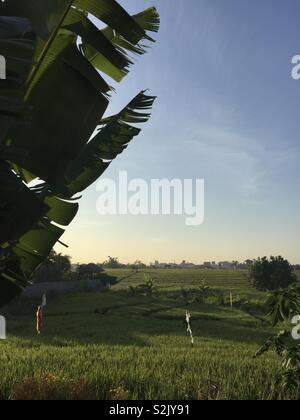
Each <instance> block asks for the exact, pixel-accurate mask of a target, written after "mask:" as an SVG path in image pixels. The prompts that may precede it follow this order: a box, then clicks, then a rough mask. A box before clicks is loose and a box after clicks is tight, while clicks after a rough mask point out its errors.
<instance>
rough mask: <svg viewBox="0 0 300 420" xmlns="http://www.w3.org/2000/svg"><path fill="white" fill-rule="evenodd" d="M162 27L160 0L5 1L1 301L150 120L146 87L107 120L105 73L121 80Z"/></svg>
mask: <svg viewBox="0 0 300 420" xmlns="http://www.w3.org/2000/svg"><path fill="white" fill-rule="evenodd" d="M90 17H95V18H98V19H100V20H101V21H102V22H103V23H105V24H106V25H107V27H104V28H103V29H102V28H99V27H96V26H95V25H94V24H93V23H92V20H90ZM158 28H159V15H158V13H157V12H156V10H155V8H150V9H147V10H145V11H143V12H142V13H139V14H137V15H134V16H130V15H129V14H128V13H127V12H126V11H125V10H124V9H123V8H122V7H121V6H120V5H119V4H118V3H117V2H116V1H115V0H84V1H83V0H55V1H53V0H43V1H42V2H41V1H40V2H37V1H36V0H9V1H5V2H1V3H0V49H1V54H3V55H5V57H7V80H4V81H1V83H0V127H1V128H0V216H1V217H0V250H1V254H0V255H1V257H0V258H1V260H0V305H1V304H4V303H7V302H9V301H10V300H11V299H12V298H13V297H14V296H16V295H17V294H18V293H20V291H21V290H22V287H25V286H26V285H28V284H29V282H30V281H31V279H32V274H33V272H34V270H35V269H36V268H37V267H39V266H40V265H41V263H42V262H43V261H45V259H46V258H47V257H48V255H49V253H50V251H51V249H52V248H53V246H54V245H55V243H56V242H57V241H59V240H60V238H61V236H62V235H63V233H64V228H63V227H64V226H68V225H69V224H70V223H71V222H72V220H73V219H74V217H75V215H76V214H77V212H78V203H77V198H78V193H80V192H81V191H83V190H85V189H86V188H88V187H89V186H90V185H91V184H92V183H93V182H94V181H96V180H97V179H98V178H99V177H100V176H101V175H102V174H103V172H104V171H105V170H106V168H107V167H108V166H109V164H110V163H111V162H112V160H113V159H115V158H116V157H117V156H118V155H119V154H120V153H122V152H123V151H124V150H125V149H126V147H127V145H128V144H129V142H130V141H131V140H132V139H133V138H134V137H135V136H137V135H138V134H139V133H140V129H139V128H137V127H136V126H135V125H136V124H140V123H144V122H146V121H147V120H148V119H149V117H150V110H151V108H152V105H153V102H154V100H155V98H154V97H153V96H148V95H146V94H145V92H141V93H139V94H138V95H136V96H135V98H134V99H133V100H131V101H130V102H129V103H128V105H127V106H125V107H124V109H123V110H121V111H120V112H119V113H117V114H116V115H113V116H111V117H108V118H105V119H104V118H103V116H104V113H105V112H106V110H107V107H108V104H109V97H110V96H109V95H110V93H111V91H112V88H111V87H110V85H109V84H108V83H107V82H106V81H105V80H104V78H103V77H102V75H101V74H102V73H105V74H106V75H108V76H109V77H111V78H112V79H114V80H116V81H121V80H122V79H123V77H124V76H125V75H126V74H127V73H128V72H129V68H130V66H131V65H132V64H133V61H132V58H131V57H130V54H137V55H141V54H143V53H144V52H145V51H146V48H145V46H144V42H145V41H153V39H152V38H151V37H150V36H149V35H148V32H157V31H158ZM78 39H81V43H82V44H81V46H80V47H78ZM99 70H100V72H99ZM95 132H96V134H95V135H94V137H93V138H91V137H92V135H93V133H95ZM38 180H39V182H38V183H35V186H32V185H33V184H30V183H31V181H36V182H37V181H38ZM29 184H30V185H29ZM74 197H75V198H74ZM76 197H77V198H76Z"/></svg>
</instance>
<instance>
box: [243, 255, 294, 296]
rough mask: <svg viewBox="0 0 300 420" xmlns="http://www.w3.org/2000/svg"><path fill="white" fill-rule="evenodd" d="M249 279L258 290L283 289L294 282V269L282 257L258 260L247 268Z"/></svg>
mask: <svg viewBox="0 0 300 420" xmlns="http://www.w3.org/2000/svg"><path fill="white" fill-rule="evenodd" d="M249 279H250V282H251V284H252V285H253V286H254V287H255V288H256V289H258V290H261V291H267V290H276V289H285V288H287V287H288V286H290V285H291V284H294V283H295V282H296V275H295V271H294V268H293V267H292V266H291V265H290V263H289V262H288V261H287V260H285V259H284V258H282V257H271V258H270V259H268V258H267V257H264V258H259V259H258V260H257V261H255V262H254V263H253V264H252V265H251V266H250V267H249Z"/></svg>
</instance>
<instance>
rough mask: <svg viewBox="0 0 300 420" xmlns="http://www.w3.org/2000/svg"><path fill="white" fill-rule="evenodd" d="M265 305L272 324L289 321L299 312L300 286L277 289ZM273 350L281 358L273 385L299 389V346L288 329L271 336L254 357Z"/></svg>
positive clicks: (287, 388) (286, 388)
mask: <svg viewBox="0 0 300 420" xmlns="http://www.w3.org/2000/svg"><path fill="white" fill-rule="evenodd" d="M266 307H267V310H268V317H269V319H270V320H271V322H272V325H273V326H276V325H278V324H279V323H282V322H286V323H287V322H289V323H291V319H292V317H293V316H295V315H299V313H300V287H299V285H298V284H297V285H294V286H290V287H289V288H288V289H285V290H282V289H281V290H277V291H275V292H273V293H272V294H271V296H270V297H269V299H268V301H267V303H266ZM273 349H274V350H275V352H276V354H277V355H278V356H279V357H280V358H281V360H282V365H281V369H280V371H279V372H278V374H277V378H276V381H275V386H278V387H279V388H281V389H282V390H291V389H296V390H299V389H300V346H299V344H297V343H296V341H295V340H293V338H292V333H291V331H290V330H284V331H281V332H279V333H278V334H275V335H274V336H272V337H271V338H270V339H269V340H268V341H267V342H266V343H265V344H264V345H263V346H262V347H261V348H260V349H259V350H258V351H257V352H256V357H258V356H261V355H262V354H264V353H267V352H269V351H270V350H273Z"/></svg>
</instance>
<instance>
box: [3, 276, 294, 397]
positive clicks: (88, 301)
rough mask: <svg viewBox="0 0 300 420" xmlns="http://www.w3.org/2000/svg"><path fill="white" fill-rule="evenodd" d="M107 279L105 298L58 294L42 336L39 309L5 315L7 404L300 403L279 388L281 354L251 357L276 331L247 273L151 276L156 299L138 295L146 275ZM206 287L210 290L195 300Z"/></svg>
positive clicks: (30, 305) (14, 309)
mask: <svg viewBox="0 0 300 420" xmlns="http://www.w3.org/2000/svg"><path fill="white" fill-rule="evenodd" d="M109 273H110V274H112V275H114V276H117V277H118V280H119V281H118V283H117V284H115V285H114V286H112V288H111V289H110V290H109V291H107V292H105V293H101V294H89V293H84V292H83V293H80V294H77V295H70V296H67V297H63V298H58V297H55V296H53V297H52V299H51V300H50V301H49V303H48V306H47V308H46V311H45V328H44V333H43V335H42V336H40V337H37V336H36V335H35V331H34V328H35V319H34V313H35V306H36V304H37V302H25V303H22V304H15V305H13V306H10V307H8V308H6V309H5V310H3V311H2V314H4V315H5V316H6V317H7V329H8V337H7V340H6V341H0V399H30V398H37V399H38V398H40V399H96V398H97V399H111V400H118V399H120V400H122V399H140V400H144V399H154V400H157V399H163V400H167V399H171V400H172V399H185V400H194V399H200V400H217V399H244V400H249V399H250V400H254V399H255V400H256V399H257V400H259V399H282V398H283V399H295V398H297V397H298V395H299V394H298V393H295V394H294V395H290V394H285V395H284V394H280V393H278V391H277V390H276V388H274V386H273V383H274V379H275V377H276V372H277V370H278V368H279V367H280V360H278V358H277V357H276V355H275V354H269V355H267V356H263V357H262V358H260V359H254V358H253V355H254V354H255V351H256V350H257V348H258V347H259V346H261V345H262V344H263V343H264V342H265V341H266V339H267V338H268V337H269V336H270V335H271V334H272V332H273V330H272V328H270V327H269V326H268V325H267V324H266V323H264V322H263V319H262V316H263V306H262V305H263V302H264V300H265V298H266V295H265V294H263V293H260V292H257V291H255V290H253V289H252V288H251V287H250V286H249V284H248V282H247V279H246V276H245V272H244V271H231V270H229V271H228V270H213V271H210V270H207V271H205V270H147V273H149V274H150V275H151V277H152V278H153V279H154V280H155V286H156V287H157V290H158V293H154V294H153V296H147V295H145V294H142V293H140V292H139V289H138V286H139V285H141V284H142V283H143V282H144V274H143V273H142V272H140V273H132V272H131V271H130V270H109ZM203 282H205V284H206V285H207V286H208V287H209V291H208V293H207V295H206V296H205V298H204V299H197V296H198V290H199V287H200V286H201V284H203ZM186 291H187V292H186ZM230 293H231V295H232V299H233V307H231V303H230ZM186 309H188V310H189V311H190V312H191V314H192V330H193V335H194V339H195V344H194V346H193V347H192V346H191V344H190V338H189V335H188V333H187V331H186V326H185V324H184V319H185V312H186Z"/></svg>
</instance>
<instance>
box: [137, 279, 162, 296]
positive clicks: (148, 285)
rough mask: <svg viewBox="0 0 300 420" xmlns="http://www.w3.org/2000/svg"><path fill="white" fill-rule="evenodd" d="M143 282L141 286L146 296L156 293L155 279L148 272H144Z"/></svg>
mask: <svg viewBox="0 0 300 420" xmlns="http://www.w3.org/2000/svg"><path fill="white" fill-rule="evenodd" d="M144 279H145V283H144V284H143V285H142V286H141V287H142V289H144V291H145V293H146V296H148V297H152V296H153V295H154V294H158V288H157V287H156V283H155V280H154V279H153V278H152V277H151V276H150V274H144Z"/></svg>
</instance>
